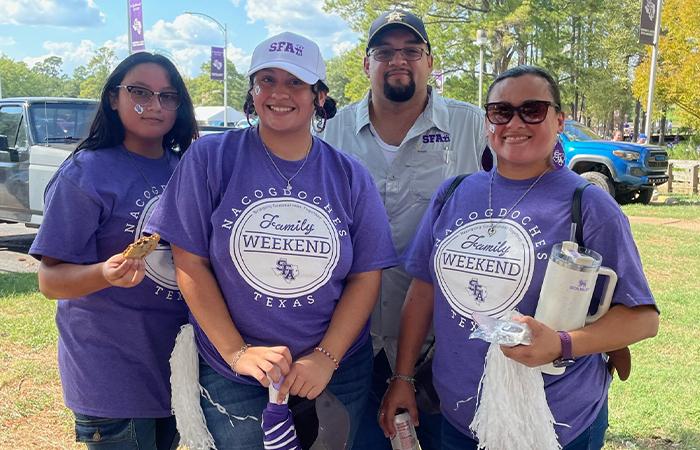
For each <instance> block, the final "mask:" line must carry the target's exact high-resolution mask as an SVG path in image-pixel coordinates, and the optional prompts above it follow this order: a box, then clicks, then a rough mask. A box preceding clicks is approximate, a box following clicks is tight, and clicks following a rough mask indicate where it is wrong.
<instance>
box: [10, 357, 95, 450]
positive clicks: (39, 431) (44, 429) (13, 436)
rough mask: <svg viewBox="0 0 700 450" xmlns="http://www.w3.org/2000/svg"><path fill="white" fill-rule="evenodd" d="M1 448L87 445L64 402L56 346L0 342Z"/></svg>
mask: <svg viewBox="0 0 700 450" xmlns="http://www.w3.org/2000/svg"><path fill="white" fill-rule="evenodd" d="M0 353H2V354H3V357H2V366H1V367H0V449H3V450H4V449H8V450H9V449H13V450H14V449H20V448H21V449H84V448H85V447H84V446H80V445H78V444H77V443H76V442H75V435H74V434H73V425H72V414H71V412H70V411H68V410H67V409H66V407H65V406H64V405H63V398H62V393H61V383H60V380H59V376H58V367H57V363H56V350H55V349H54V348H53V347H49V348H44V349H40V350H32V349H30V348H26V347H17V346H12V345H8V344H7V343H5V344H2V345H0Z"/></svg>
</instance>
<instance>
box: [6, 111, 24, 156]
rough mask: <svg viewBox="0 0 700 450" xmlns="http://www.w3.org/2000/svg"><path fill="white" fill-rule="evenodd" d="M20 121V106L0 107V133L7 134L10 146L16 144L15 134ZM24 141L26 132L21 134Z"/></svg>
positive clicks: (12, 146) (18, 128)
mask: <svg viewBox="0 0 700 450" xmlns="http://www.w3.org/2000/svg"><path fill="white" fill-rule="evenodd" d="M21 123H22V107H21V106H4V107H1V108H0V135H3V136H7V142H8V145H9V147H10V148H15V147H16V146H17V135H18V131H19V130H20V124H21ZM23 138H24V141H25V142H26V133H25V134H24V135H23Z"/></svg>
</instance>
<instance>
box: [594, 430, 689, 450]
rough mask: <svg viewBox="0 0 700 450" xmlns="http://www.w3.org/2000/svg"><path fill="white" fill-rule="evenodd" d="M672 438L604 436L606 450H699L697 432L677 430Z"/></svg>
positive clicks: (610, 434) (612, 434) (624, 435)
mask: <svg viewBox="0 0 700 450" xmlns="http://www.w3.org/2000/svg"><path fill="white" fill-rule="evenodd" d="M675 433H676V436H674V437H673V438H670V437H662V436H651V437H647V438H640V437H639V436H630V435H626V434H617V433H611V432H610V430H608V432H607V433H606V435H605V443H606V446H605V448H606V449H610V450H613V449H614V450H618V449H635V450H671V449H672V450H700V433H698V431H697V430H686V429H677V430H675Z"/></svg>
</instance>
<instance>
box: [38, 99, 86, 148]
mask: <svg viewBox="0 0 700 450" xmlns="http://www.w3.org/2000/svg"><path fill="white" fill-rule="evenodd" d="M96 111H97V104H91V103H34V104H32V105H31V106H30V107H29V115H30V117H31V127H32V133H34V137H35V140H36V141H37V142H65V141H82V140H83V139H85V138H86V137H87V135H88V132H89V131H90V124H91V123H92V119H93V118H94V117H95V112H96Z"/></svg>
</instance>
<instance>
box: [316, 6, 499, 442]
mask: <svg viewBox="0 0 700 450" xmlns="http://www.w3.org/2000/svg"><path fill="white" fill-rule="evenodd" d="M432 68H433V57H432V54H431V47H430V40H429V39H428V34H427V32H426V30H425V25H424V24H423V21H422V20H421V19H420V18H418V17H416V16H415V15H413V14H411V13H409V12H406V11H400V10H393V11H388V12H385V13H384V14H382V15H380V16H379V17H378V18H377V19H376V20H375V21H374V22H373V23H372V26H371V27H370V29H369V35H368V39H367V49H366V56H365V58H364V71H365V73H366V74H367V76H368V77H369V80H370V85H371V89H370V91H369V92H368V93H367V95H366V96H365V97H364V98H363V99H362V100H361V101H359V102H357V103H354V104H352V105H348V106H347V107H345V108H343V109H342V110H341V111H340V112H339V113H338V114H337V116H336V118H334V119H332V120H330V121H328V124H327V126H326V129H325V132H324V134H323V136H322V137H323V139H324V140H326V141H327V142H328V143H330V144H331V145H333V146H334V147H336V148H338V149H340V150H342V151H345V152H348V153H352V154H354V155H356V156H357V157H359V158H360V159H361V160H362V161H363V162H364V163H365V165H366V166H367V167H368V168H369V170H370V172H371V173H372V177H373V178H374V181H375V182H376V183H377V187H378V188H379V191H380V193H381V194H382V198H383V200H384V206H385V207H386V210H387V214H388V215H389V220H390V222H391V227H392V238H393V240H394V245H395V247H396V251H397V253H398V254H402V253H403V251H404V250H405V248H406V247H407V246H408V244H409V243H410V242H411V239H412V238H413V236H414V234H415V231H416V228H417V226H418V222H419V221H420V219H421V217H422V216H423V213H424V212H425V210H426V208H427V206H428V201H429V200H430V198H431V196H432V194H433V193H434V192H435V190H436V189H437V188H438V186H439V185H440V184H441V183H442V182H443V181H444V180H445V179H446V178H449V177H452V176H455V175H458V174H461V173H471V172H475V171H477V170H479V168H480V162H481V157H482V152H483V150H484V148H485V147H486V140H485V137H484V133H483V115H482V113H481V111H480V109H479V108H477V107H475V106H474V105H470V104H468V103H464V102H460V101H456V100H452V99H446V98H442V97H441V96H440V95H439V94H438V93H437V92H436V91H435V90H433V89H430V88H429V87H428V77H430V75H431V71H432ZM410 281H411V278H410V276H409V275H408V274H406V272H405V271H404V270H403V269H402V268H400V267H398V268H394V269H389V270H385V271H384V274H383V277H382V291H381V294H380V299H379V302H378V304H377V307H376V308H375V311H374V313H373V315H372V337H373V343H374V347H375V355H376V357H375V374H374V375H375V386H374V395H373V396H371V397H372V398H371V399H370V406H369V408H368V409H369V410H368V413H367V414H366V418H365V421H364V422H363V424H362V425H361V428H360V431H359V433H358V436H357V437H356V440H355V447H354V448H356V449H363V450H367V449H384V448H390V447H389V445H388V440H387V439H385V438H384V435H383V433H382V431H381V429H380V428H379V426H378V425H377V421H376V414H377V411H378V407H379V401H380V400H381V398H382V395H383V393H384V391H385V390H386V380H387V378H389V376H391V375H392V372H393V370H394V363H395V361H396V349H397V338H398V332H399V320H400V316H401V306H402V305H403V301H404V297H405V295H406V290H407V289H408V285H409V283H410ZM401 375H403V374H401ZM406 375H410V374H406ZM392 378H394V377H392ZM393 382H397V383H398V382H405V381H404V378H396V379H395V380H394V381H393ZM433 422H434V423H435V424H436V425H435V426H432V424H433ZM440 423H441V418H440V417H439V415H437V417H432V418H431V417H425V415H421V422H420V424H421V426H420V427H419V429H418V431H419V437H420V440H421V446H422V447H423V450H430V449H433V448H434V449H439V434H440V430H439V424H440ZM363 438H364V439H363Z"/></svg>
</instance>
